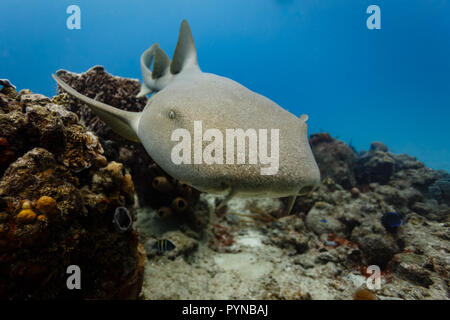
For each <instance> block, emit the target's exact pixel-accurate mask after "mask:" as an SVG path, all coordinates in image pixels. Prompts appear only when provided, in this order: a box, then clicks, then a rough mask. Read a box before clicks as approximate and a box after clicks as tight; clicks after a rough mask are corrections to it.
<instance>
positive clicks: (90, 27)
mask: <svg viewBox="0 0 450 320" xmlns="http://www.w3.org/2000/svg"><path fill="white" fill-rule="evenodd" d="M372 4H376V5H378V6H379V7H380V9H381V29H379V30H377V29H375V30H369V29H368V28H367V26H366V20H367V18H368V17H369V14H367V13H366V9H367V7H368V6H369V5H372ZM70 5H78V6H79V7H80V9H81V29H79V30H69V29H68V28H67V26H66V20H67V19H68V17H69V16H70V15H69V14H67V13H66V9H67V7H68V6H70ZM449 16H450V1H446V0H426V1H425V0H421V1H418V0H415V1H406V0H396V1H381V0H377V1H374V0H371V1H365V0H360V1H348V0H321V1H317V0H308V1H306V0H305V1H296V0H245V1H242V0H214V1H207V0H203V1H201V0H189V1H188V0H185V1H182V0H164V1H149V0H128V1H106V0H96V1H88V0H79V1H75V0H71V1H66V0H58V1H56V0H41V1H34V0H21V1H2V4H1V6H0V78H7V79H9V80H10V81H11V82H12V83H13V84H15V85H16V86H17V87H18V89H23V88H29V89H31V90H32V91H33V92H37V93H42V94H45V95H49V96H52V95H54V94H55V92H56V84H55V82H54V81H53V80H52V79H51V73H53V72H55V71H56V70H58V69H61V68H63V69H66V70H70V71H73V72H83V71H86V70H87V69H88V68H90V67H92V66H94V65H99V64H100V65H103V66H105V68H106V70H107V71H108V72H110V73H112V74H114V75H118V76H123V77H130V78H139V79H140V69H139V56H140V54H141V53H142V52H143V51H144V50H145V49H147V48H148V47H149V46H150V45H151V44H153V43H155V42H158V43H159V44H160V46H161V47H162V48H163V50H165V52H166V53H167V54H168V55H169V56H172V53H173V50H174V48H175V45H176V40H177V35H178V28H179V25H180V23H181V20H182V19H183V18H186V19H187V20H188V21H189V24H190V26H191V29H192V32H193V35H194V39H195V42H196V46H197V52H198V59H199V65H200V67H201V69H202V70H203V71H206V72H211V73H216V74H218V75H222V76H226V77H229V78H231V79H233V80H236V81H238V82H240V83H241V84H243V85H245V86H246V87H248V88H249V89H251V90H253V91H256V92H258V93H261V94H263V95H265V96H267V97H269V98H270V99H272V100H274V101H275V102H277V103H278V104H279V105H281V106H282V107H284V108H286V109H288V110H289V111H291V112H292V113H294V114H296V115H298V116H300V115H301V114H303V113H307V114H308V115H309V121H308V123H309V133H314V132H320V131H325V132H330V133H331V134H332V135H333V136H334V137H337V138H339V139H341V140H343V141H345V142H347V143H350V142H351V143H352V145H353V146H354V147H356V148H357V149H358V150H367V149H368V147H369V144H370V142H372V141H383V142H384V143H386V144H387V145H388V147H389V148H390V149H391V150H392V151H394V152H396V153H408V154H411V155H413V156H416V157H418V159H419V160H421V161H424V162H425V164H426V165H428V166H430V167H432V168H435V169H445V170H447V171H450V130H449V129H448V128H449V126H448V125H449V122H450V58H449V57H450V19H449Z"/></svg>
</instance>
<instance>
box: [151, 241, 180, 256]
mask: <svg viewBox="0 0 450 320" xmlns="http://www.w3.org/2000/svg"><path fill="white" fill-rule="evenodd" d="M175 247H176V246H175V244H174V243H173V242H172V241H170V240H168V239H161V240H158V241H155V243H154V244H153V246H152V249H153V250H156V251H158V252H160V253H165V252H169V251H172V250H173V249H175Z"/></svg>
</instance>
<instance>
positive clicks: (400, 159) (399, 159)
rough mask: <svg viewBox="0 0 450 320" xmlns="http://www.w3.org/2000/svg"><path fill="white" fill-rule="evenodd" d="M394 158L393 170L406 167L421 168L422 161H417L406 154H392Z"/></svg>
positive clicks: (422, 165)
mask: <svg viewBox="0 0 450 320" xmlns="http://www.w3.org/2000/svg"><path fill="white" fill-rule="evenodd" d="M392 156H393V158H394V160H395V171H401V170H406V169H419V168H423V167H424V164H423V162H420V161H417V159H416V158H415V157H412V156H410V155H407V154H394V155H392Z"/></svg>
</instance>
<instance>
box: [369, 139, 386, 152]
mask: <svg viewBox="0 0 450 320" xmlns="http://www.w3.org/2000/svg"><path fill="white" fill-rule="evenodd" d="M376 151H381V152H387V151H388V147H387V146H386V145H385V144H384V143H383V142H379V141H375V142H372V143H371V144H370V150H369V152H376Z"/></svg>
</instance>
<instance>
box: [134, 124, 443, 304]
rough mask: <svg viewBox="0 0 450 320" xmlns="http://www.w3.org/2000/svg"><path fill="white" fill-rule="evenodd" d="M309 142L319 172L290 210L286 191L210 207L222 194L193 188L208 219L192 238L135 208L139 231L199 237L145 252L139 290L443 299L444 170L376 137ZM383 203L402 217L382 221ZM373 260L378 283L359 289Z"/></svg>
mask: <svg viewBox="0 0 450 320" xmlns="http://www.w3.org/2000/svg"><path fill="white" fill-rule="evenodd" d="M311 146H312V150H313V152H314V154H315V157H316V159H317V162H318V164H319V167H320V170H321V172H322V177H323V181H322V183H321V185H320V186H319V188H318V189H316V190H314V191H313V192H311V193H310V194H309V195H306V196H304V197H299V198H298V199H297V201H296V204H295V206H294V209H293V214H292V215H290V216H283V215H282V212H284V211H283V209H284V207H285V205H286V200H285V199H282V200H280V199H257V200H248V199H233V200H231V201H230V202H229V204H228V208H227V211H226V212H225V213H223V214H222V215H219V216H218V215H216V214H215V213H214V208H215V206H216V205H217V203H219V200H220V199H221V197H217V196H214V195H205V194H202V195H201V197H200V201H199V203H203V204H204V208H208V211H209V214H205V213H204V212H203V213H202V216H205V215H206V216H208V217H209V218H208V219H207V220H208V221H209V222H208V223H205V224H204V231H203V232H202V233H201V236H200V238H199V237H198V235H199V234H195V235H192V231H191V230H190V229H189V228H187V227H186V226H184V227H182V228H180V225H168V224H167V223H166V222H165V221H160V220H158V219H157V214H156V213H155V212H154V210H153V209H151V208H148V207H142V208H139V209H138V218H137V225H136V227H137V230H138V231H139V233H140V234H141V236H142V237H143V238H147V237H148V238H149V239H152V238H158V237H159V236H162V235H164V236H165V237H167V235H168V234H167V233H165V234H164V232H167V230H172V232H175V234H174V233H172V234H169V239H170V236H175V235H176V233H179V234H180V235H177V237H178V238H180V237H182V236H181V234H183V235H184V237H186V236H187V237H192V239H191V241H197V242H198V244H197V245H196V247H195V250H190V251H189V252H188V253H187V254H185V255H178V256H173V255H172V256H152V257H149V265H148V267H147V268H146V272H145V281H144V286H143V291H142V297H143V298H146V299H449V298H450V291H449V284H450V282H449V281H450V280H449V279H450V277H449V274H450V273H449V272H450V264H449V262H450V254H449V248H450V246H449V240H450V233H449V230H450V229H449V226H450V225H449V216H450V215H449V214H450V207H449V204H450V203H449V202H448V198H447V194H448V193H447V192H448V191H447V190H448V189H447V182H448V181H449V180H448V177H449V176H448V174H447V173H446V172H444V171H439V170H432V169H430V168H427V167H426V166H425V165H424V164H423V163H421V162H420V161H417V159H415V158H413V157H411V156H409V155H405V154H394V153H391V152H389V150H388V148H387V147H386V146H385V145H384V144H383V143H380V142H374V143H372V145H371V147H370V150H369V151H368V152H361V153H357V152H355V151H354V150H353V149H352V148H351V147H349V146H348V145H346V144H345V143H344V142H342V141H339V140H336V139H334V138H332V137H331V136H330V135H329V134H321V133H320V134H314V135H311ZM328 151H329V152H328ZM337 181H339V182H340V183H338V182H337ZM341 183H342V184H341ZM194 212H195V211H194ZM387 212H396V213H398V214H400V215H402V216H404V217H405V218H404V223H403V224H402V225H401V226H399V227H395V228H392V229H386V228H385V226H383V224H382V219H381V218H382V217H383V215H384V214H385V213H387ZM152 216H153V217H154V218H153V220H151V218H149V217H152ZM149 219H150V220H151V221H152V222H151V223H150V222H149V221H150V220H149ZM150 225H151V227H149V226H150ZM174 238H176V237H174ZM185 241H186V240H185ZM373 265H376V266H378V267H379V268H380V271H381V278H380V279H381V287H380V288H379V289H373V290H368V289H367V284H366V281H367V279H368V278H369V277H370V276H371V273H370V272H368V267H369V266H373ZM162 279H164V280H162ZM167 279H169V281H168V282H169V283H170V285H169V286H166V284H167V283H168V282H167Z"/></svg>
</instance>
